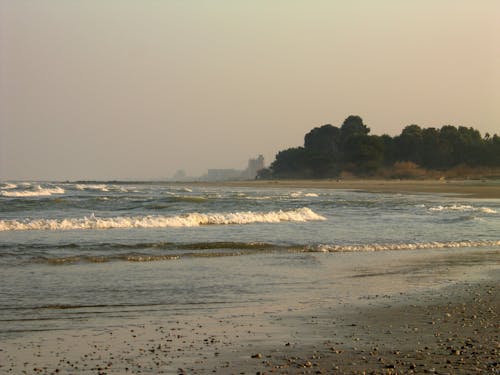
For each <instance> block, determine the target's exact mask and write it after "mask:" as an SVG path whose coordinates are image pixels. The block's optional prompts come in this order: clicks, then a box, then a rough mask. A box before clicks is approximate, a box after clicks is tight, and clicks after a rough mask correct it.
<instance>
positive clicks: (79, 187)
mask: <svg viewBox="0 0 500 375" xmlns="http://www.w3.org/2000/svg"><path fill="white" fill-rule="evenodd" d="M75 189H77V190H98V191H103V192H107V191H109V188H108V186H107V185H104V184H99V185H83V184H76V185H75Z"/></svg>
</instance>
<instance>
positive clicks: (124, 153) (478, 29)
mask: <svg viewBox="0 0 500 375" xmlns="http://www.w3.org/2000/svg"><path fill="white" fill-rule="evenodd" d="M499 19H500V1H498V0H478V1H470V0H440V1H435V0H419V1H400V0H377V1H372V0H365V1H362V0H346V1H342V0H315V1H307V0H303V1H297V0H252V1H243V0H241V1H239V0H206V1H203V0H162V1H160V0H155V1H153V0H107V1H102V0H85V1H77V0H31V1H28V0H0V179H2V180H19V179H47V180H75V179H119V178H137V179H146V178H165V177H168V176H171V175H173V174H174V173H175V171H176V170H178V169H184V170H185V171H186V173H187V174H188V175H191V176H197V175H201V174H203V173H206V170H207V169H208V168H238V169H243V168H245V166H246V164H247V160H248V159H249V158H250V157H256V156H257V155H258V154H263V155H264V157H265V159H266V163H270V162H272V160H273V159H274V156H275V154H276V153H277V152H278V151H280V150H283V149H285V148H288V147H294V146H299V145H302V144H303V137H304V135H305V134H306V133H307V132H308V131H309V130H311V129H312V128H314V127H316V126H321V125H323V124H328V123H329V124H332V125H337V126H340V125H341V124H342V122H343V120H344V119H345V118H346V117H348V116H349V115H359V116H361V117H362V118H363V120H364V122H365V124H367V125H368V126H369V127H370V128H371V133H372V134H384V133H387V134H390V135H396V134H399V133H400V131H401V129H402V128H403V127H404V126H406V125H410V124H418V125H420V126H422V127H431V126H433V127H440V126H442V125H450V124H451V125H456V126H458V125H463V126H472V127H474V128H476V129H479V130H480V131H481V133H482V134H484V133H486V132H489V133H490V134H493V133H500V23H499V22H498V20H499Z"/></svg>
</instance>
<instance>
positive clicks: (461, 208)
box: [429, 204, 497, 214]
mask: <svg viewBox="0 0 500 375" xmlns="http://www.w3.org/2000/svg"><path fill="white" fill-rule="evenodd" d="M429 211H433V212H446V211H458V212H482V213H485V214H496V213H497V211H496V210H494V209H492V208H489V207H474V206H470V205H465V204H453V205H449V206H436V207H430V208H429Z"/></svg>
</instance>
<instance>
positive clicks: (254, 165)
mask: <svg viewBox="0 0 500 375" xmlns="http://www.w3.org/2000/svg"><path fill="white" fill-rule="evenodd" d="M263 168H264V156H262V155H259V156H258V157H257V158H255V159H249V160H248V166H247V168H246V169H245V170H239V169H209V170H208V173H207V174H206V175H205V176H203V177H202V180H206V181H229V180H233V181H234V180H254V179H255V177H257V172H258V171H260V170H261V169H263Z"/></svg>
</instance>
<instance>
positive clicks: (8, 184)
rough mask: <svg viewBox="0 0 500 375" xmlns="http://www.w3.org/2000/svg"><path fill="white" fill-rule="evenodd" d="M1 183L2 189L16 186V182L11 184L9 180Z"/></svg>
mask: <svg viewBox="0 0 500 375" xmlns="http://www.w3.org/2000/svg"><path fill="white" fill-rule="evenodd" d="M2 185H3V186H2V189H4V190H10V189H15V188H16V187H17V185H16V184H12V183H10V182H6V183H4V184H2Z"/></svg>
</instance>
